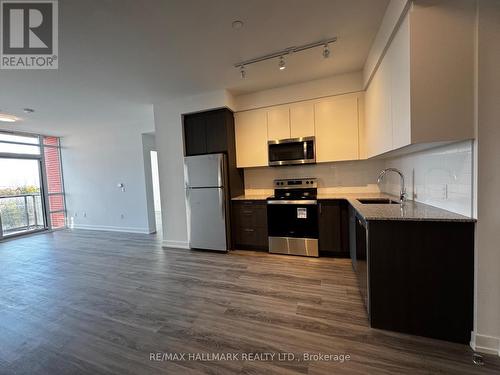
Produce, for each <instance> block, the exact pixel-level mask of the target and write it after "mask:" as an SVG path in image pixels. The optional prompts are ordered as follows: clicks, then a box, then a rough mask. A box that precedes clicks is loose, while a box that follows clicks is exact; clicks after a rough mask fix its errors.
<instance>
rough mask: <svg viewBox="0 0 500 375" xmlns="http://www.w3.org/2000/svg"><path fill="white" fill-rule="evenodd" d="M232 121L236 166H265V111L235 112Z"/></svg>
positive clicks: (266, 163)
mask: <svg viewBox="0 0 500 375" xmlns="http://www.w3.org/2000/svg"><path fill="white" fill-rule="evenodd" d="M234 121H235V122H234V130H235V137H236V166H237V167H238V168H247V167H262V166H267V165H268V157H267V111H266V110H262V109H257V110H253V111H245V112H237V113H235V115H234Z"/></svg>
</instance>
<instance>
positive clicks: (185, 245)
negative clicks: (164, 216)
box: [161, 240, 190, 249]
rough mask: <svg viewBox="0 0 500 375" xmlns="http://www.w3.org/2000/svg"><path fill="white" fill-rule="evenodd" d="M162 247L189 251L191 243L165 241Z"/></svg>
mask: <svg viewBox="0 0 500 375" xmlns="http://www.w3.org/2000/svg"><path fill="white" fill-rule="evenodd" d="M161 247H173V248H176V249H189V248H190V247H189V242H187V241H169V240H164V241H162V243H161Z"/></svg>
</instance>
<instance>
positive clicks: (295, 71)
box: [0, 0, 388, 135]
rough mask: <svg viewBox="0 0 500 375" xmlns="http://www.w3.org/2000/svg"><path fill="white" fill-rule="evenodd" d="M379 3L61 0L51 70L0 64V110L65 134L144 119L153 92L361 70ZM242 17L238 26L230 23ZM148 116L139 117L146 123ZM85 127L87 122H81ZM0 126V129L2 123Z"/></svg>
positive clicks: (236, 88) (250, 85)
mask: <svg viewBox="0 0 500 375" xmlns="http://www.w3.org/2000/svg"><path fill="white" fill-rule="evenodd" d="M387 4H388V0H308V1H306V0H210V1H208V0H141V1H137V0H85V1H82V0H60V1H59V8H60V21H59V22H60V31H59V55H60V59H59V70H57V71H7V70H0V109H2V110H4V111H6V112H10V113H13V114H18V115H21V116H25V115H23V114H22V112H21V109H22V108H24V107H32V108H35V109H36V110H37V112H36V113H34V114H32V115H30V116H25V117H26V120H25V122H24V123H23V124H20V125H16V126H18V127H21V128H24V129H29V130H32V131H39V132H42V133H56V134H61V135H64V134H67V133H68V132H70V131H71V129H72V127H74V126H91V125H92V124H97V123H100V124H101V123H103V122H112V123H114V124H125V123H126V124H127V125H130V126H136V125H137V124H140V123H141V122H144V121H148V122H150V121H151V106H150V105H149V104H150V103H152V102H153V101H154V98H157V97H165V98H174V97H181V96H187V95H192V94H196V93H199V92H204V91H210V90H216V89H222V88H227V89H229V90H230V91H232V92H233V93H236V94H238V93H247V92H252V91H257V90H261V89H266V88H271V87H277V86H282V85H286V84H290V83H296V82H302V81H307V80H310V79H317V78H321V77H326V76H329V75H333V74H339V73H344V72H351V71H358V70H360V69H361V68H362V66H363V64H364V61H365V59H366V56H367V54H368V50H369V48H370V45H371V42H372V40H373V38H374V36H375V33H376V31H377V30H378V27H379V24H380V22H381V19H382V16H383V14H384V11H385V8H386V6H387ZM234 20H242V21H243V22H244V26H243V28H241V29H239V30H233V29H232V27H231V23H232V21H234ZM331 36H337V37H338V41H337V43H335V44H334V45H333V46H332V48H331V49H332V56H331V58H329V59H323V58H322V57H321V52H322V50H321V48H318V49H315V50H311V51H308V52H302V53H299V54H296V55H292V56H290V57H289V59H288V60H287V69H286V70H284V71H279V70H278V69H277V61H274V60H273V61H269V62H263V63H259V64H256V65H252V66H250V67H249V68H248V69H247V78H246V79H245V80H242V79H241V77H240V75H239V72H238V70H237V69H235V68H234V67H233V64H234V63H236V62H238V61H241V60H244V59H249V58H253V57H256V56H259V55H262V54H267V53H270V52H274V51H276V50H281V49H283V48H286V47H290V46H293V45H300V44H305V43H309V42H312V41H316V40H320V39H323V38H327V37H331ZM146 119H147V120H146ZM85 124H86V125H85ZM1 126H3V125H1Z"/></svg>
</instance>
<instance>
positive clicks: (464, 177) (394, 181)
mask: <svg viewBox="0 0 500 375" xmlns="http://www.w3.org/2000/svg"><path fill="white" fill-rule="evenodd" d="M472 154H473V144H472V141H465V142H460V143H454V144H450V145H446V146H441V147H437V148H433V149H430V150H426V151H420V152H415V153H412V154H409V155H404V156H398V157H394V158H388V159H384V160H385V168H388V167H393V168H398V169H400V170H401V171H402V172H403V174H404V175H405V180H406V189H407V192H408V198H409V199H412V200H417V201H419V202H422V203H427V204H430V205H432V206H436V207H440V208H443V209H445V210H449V211H452V212H456V213H459V214H462V215H466V216H472V215H473V212H472V208H473V207H472V206H473V200H472V186H473V183H472V182H473V180H472V166H473V163H472V158H473V157H472ZM382 190H384V191H385V192H387V193H391V194H395V195H399V190H400V181H399V176H397V175H396V174H392V173H391V174H387V176H386V178H385V179H384V183H383V185H382Z"/></svg>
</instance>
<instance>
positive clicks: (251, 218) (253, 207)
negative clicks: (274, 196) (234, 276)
mask: <svg viewBox="0 0 500 375" xmlns="http://www.w3.org/2000/svg"><path fill="white" fill-rule="evenodd" d="M231 220H232V238H233V244H234V246H233V247H235V248H236V249H249V250H267V249H268V235H267V205H266V201H233V202H232V217H231Z"/></svg>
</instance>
